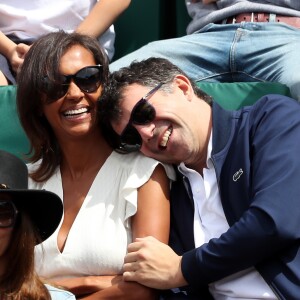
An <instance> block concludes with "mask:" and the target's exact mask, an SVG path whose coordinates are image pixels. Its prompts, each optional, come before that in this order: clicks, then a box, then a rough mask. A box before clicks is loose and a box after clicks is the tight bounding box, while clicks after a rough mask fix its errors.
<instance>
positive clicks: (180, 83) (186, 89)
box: [174, 74, 194, 101]
mask: <svg viewBox="0 0 300 300" xmlns="http://www.w3.org/2000/svg"><path fill="white" fill-rule="evenodd" d="M174 83H175V84H176V85H177V87H178V88H179V89H181V90H182V92H183V94H184V95H185V96H186V97H187V99H188V100H189V101H191V100H192V96H193V95H194V90H193V88H192V85H191V82H190V80H189V79H188V78H187V77H186V76H184V75H181V74H179V75H176V76H175V78H174Z"/></svg>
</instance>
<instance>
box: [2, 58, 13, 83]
mask: <svg viewBox="0 0 300 300" xmlns="http://www.w3.org/2000/svg"><path fill="white" fill-rule="evenodd" d="M0 71H1V72H2V73H3V74H4V76H5V77H6V79H7V80H8V83H9V84H16V77H15V74H14V72H13V71H12V69H11V68H10V64H9V62H8V60H7V59H6V57H5V56H3V55H2V54H0Z"/></svg>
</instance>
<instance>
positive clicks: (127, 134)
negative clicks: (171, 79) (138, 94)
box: [116, 83, 164, 153]
mask: <svg viewBox="0 0 300 300" xmlns="http://www.w3.org/2000/svg"><path fill="white" fill-rule="evenodd" d="M163 84H164V83H159V84H158V85H157V86H156V87H154V88H153V89H152V90H151V91H150V92H149V93H147V95H145V96H144V97H143V98H142V99H140V100H139V101H138V102H137V103H136V104H135V106H134V107H133V109H132V111H131V114H130V119H129V122H128V124H127V125H126V127H125V128H124V130H123V131H122V133H121V136H120V145H119V147H118V148H117V149H116V151H117V152H119V153H130V152H135V151H139V150H140V148H141V146H142V142H143V141H142V137H141V136H140V134H139V133H138V131H137V130H136V129H135V128H134V127H133V126H132V124H135V125H145V124H148V123H151V122H152V121H153V120H154V119H155V115H156V111H155V108H154V107H153V106H152V105H151V104H150V103H149V102H148V100H149V98H150V97H151V96H152V95H153V94H154V93H155V92H156V91H157V90H158V89H159V88H160V87H161V86H162V85H163Z"/></svg>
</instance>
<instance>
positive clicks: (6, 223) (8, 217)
mask: <svg viewBox="0 0 300 300" xmlns="http://www.w3.org/2000/svg"><path fill="white" fill-rule="evenodd" d="M17 214H18V211H17V208H16V206H15V205H14V204H13V202H11V201H7V200H0V228H9V227H13V226H14V224H15V221H16V217H17Z"/></svg>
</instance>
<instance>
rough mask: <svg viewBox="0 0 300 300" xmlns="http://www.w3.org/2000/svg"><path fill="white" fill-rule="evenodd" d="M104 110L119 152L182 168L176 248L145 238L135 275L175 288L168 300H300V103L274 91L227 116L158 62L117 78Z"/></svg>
mask: <svg viewBox="0 0 300 300" xmlns="http://www.w3.org/2000/svg"><path fill="white" fill-rule="evenodd" d="M99 113H100V116H101V118H102V121H103V122H102V123H103V130H104V131H105V132H106V137H107V139H108V140H109V142H110V144H111V145H113V146H114V148H115V149H116V151H118V152H122V153H124V154H125V153H129V152H133V151H141V152H142V153H143V154H144V155H146V156H149V157H153V158H155V159H158V160H161V161H163V162H168V163H173V164H174V165H177V169H178V179H177V182H176V183H174V184H173V185H172V189H171V192H172V199H171V214H172V223H171V227H172V228H171V235H170V242H169V245H170V247H169V246H167V245H164V244H162V243H160V242H159V241H157V240H156V239H154V238H152V237H147V238H138V239H136V240H135V242H134V243H132V244H130V245H129V246H128V254H127V255H126V257H125V263H124V279H125V280H128V281H137V282H139V283H141V284H144V285H146V286H149V287H153V288H157V289H162V290H167V289H172V292H171V291H168V292H166V293H168V299H178V298H179V297H182V298H187V299H200V298H201V299H208V294H206V293H207V292H208V291H209V294H210V296H212V297H213V298H214V299H227V300H229V299H236V298H238V299H278V298H279V299H297V298H298V297H299V295H300V279H299V278H300V268H299V265H300V251H299V250H300V249H299V248H300V242H299V240H300V231H299V228H300V209H299V208H300V185H299V178H300V160H299V151H300V118H299V115H300V105H299V103H297V102H296V101H294V100H293V99H289V98H287V97H284V96H280V95H269V96H265V97H263V98H261V99H260V100H259V101H257V102H256V104H254V105H253V106H251V107H245V108H242V109H241V110H238V111H226V110H224V109H223V108H221V107H220V106H219V105H218V104H217V103H215V102H213V101H212V99H211V97H209V96H208V95H206V94H205V93H203V92H202V91H201V90H200V89H199V88H197V87H196V86H195V85H194V83H193V82H192V81H191V80H190V79H189V78H188V77H187V76H186V75H185V73H184V72H183V71H181V70H180V69H179V68H177V67H176V66H175V65H173V64H172V63H170V62H169V61H168V60H165V59H162V58H150V59H147V60H144V61H140V62H134V63H132V64H131V65H130V66H129V67H126V68H123V69H121V70H119V71H116V72H115V73H113V74H112V75H111V78H110V80H109V85H108V87H107V88H106V91H105V93H104V95H103V97H101V100H100V101H99ZM110 126H111V127H110ZM175 288H176V289H175ZM178 288H179V289H178Z"/></svg>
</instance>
